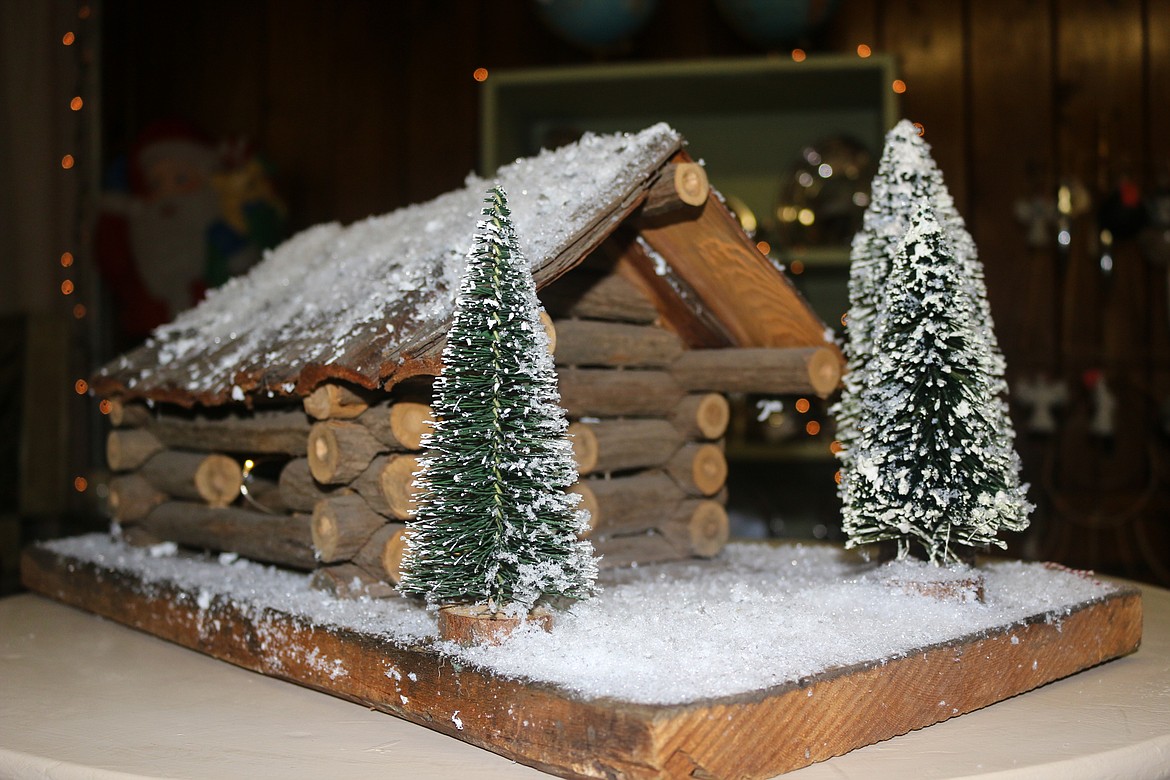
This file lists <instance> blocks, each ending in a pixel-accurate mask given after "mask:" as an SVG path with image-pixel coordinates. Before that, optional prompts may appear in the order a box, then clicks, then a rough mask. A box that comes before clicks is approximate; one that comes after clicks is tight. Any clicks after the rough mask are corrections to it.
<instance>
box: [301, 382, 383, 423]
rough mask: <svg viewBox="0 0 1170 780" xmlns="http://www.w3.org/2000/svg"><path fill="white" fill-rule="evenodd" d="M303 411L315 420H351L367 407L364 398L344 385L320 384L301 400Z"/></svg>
mask: <svg viewBox="0 0 1170 780" xmlns="http://www.w3.org/2000/svg"><path fill="white" fill-rule="evenodd" d="M302 403H303V405H304V408H305V413H306V414H308V415H309V416H310V417H312V418H314V419H316V420H329V419H334V420H352V419H353V418H354V417H357V416H358V415H359V414H361V413H362V412H364V411H365V410H366V409H367V408H368V406H369V405H368V404H367V403H366V400H365V399H364V398H363V397H362V396H361V395H359V394H358V393H356V392H354V391H353V390H351V389H349V388H348V387H346V386H345V385H339V384H337V383H334V382H329V383H326V384H324V385H321V386H320V387H318V388H317V389H316V390H314V391H313V392H312V393H310V394H309V395H308V396H306V397H305V400H304V401H303V402H302Z"/></svg>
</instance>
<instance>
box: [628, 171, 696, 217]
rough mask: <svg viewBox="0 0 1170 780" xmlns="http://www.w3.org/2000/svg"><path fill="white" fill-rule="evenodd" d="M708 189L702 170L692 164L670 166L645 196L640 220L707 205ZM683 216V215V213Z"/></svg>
mask: <svg viewBox="0 0 1170 780" xmlns="http://www.w3.org/2000/svg"><path fill="white" fill-rule="evenodd" d="M710 193H711V185H710V183H709V182H708V181H707V172H706V171H705V170H703V166H701V165H699V164H698V163H693V162H683V163H670V164H668V165H667V166H665V168H664V169H663V172H662V175H661V176H659V177H658V179H657V180H655V182H654V183H653V184H651V185H650V189H649V190H648V191H647V193H646V202H645V204H643V206H642V216H643V217H657V216H659V215H662V214H668V213H671V212H676V211H681V210H683V209H694V208H696V207H698V206H702V205H703V204H704V203H706V202H707V196H708V195H709V194H710ZM683 213H686V212H683Z"/></svg>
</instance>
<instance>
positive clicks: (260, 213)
mask: <svg viewBox="0 0 1170 780" xmlns="http://www.w3.org/2000/svg"><path fill="white" fill-rule="evenodd" d="M125 168H126V170H125V175H124V176H123V177H122V180H123V184H122V186H118V187H114V188H112V189H108V190H107V191H106V192H105V193H104V194H103V197H102V209H101V212H100V215H99V218H98V223H97V227H96V232H95V240H96V246H95V256H96V260H97V263H98V267H99V270H100V272H101V273H102V276H103V278H104V279H105V281H106V283H107V286H108V287H109V290H110V293H111V296H112V297H113V302H114V305H115V308H116V310H117V321H118V326H119V330H120V332H121V333H120V335H121V337H122V338H121V341H124V342H126V343H135V342H137V341H140V340H142V339H143V338H145V337H146V336H147V335H148V334H149V333H150V331H151V330H152V329H154V328H155V327H156V326H158V325H160V324H162V323H164V322H169V321H170V320H171V319H173V318H174V316H175V315H176V314H178V313H179V312H181V311H183V310H185V309H187V308H190V307H191V306H193V305H194V304H195V303H197V302H198V301H199V300H200V299H201V298H202V297H203V296H204V294H205V293H206V292H207V289H208V288H209V287H214V286H216V285H219V284H222V283H223V282H224V281H226V280H227V278H228V277H229V276H231V275H233V274H236V273H240V272H242V271H244V270H246V269H247V267H248V266H249V265H251V264H252V263H253V262H255V261H256V259H258V257H259V255H260V251H261V250H262V249H265V248H268V247H270V246H272V245H274V244H275V243H276V242H277V241H278V240H279V238H280V237H281V234H282V232H283V214H284V209H283V205H282V204H281V203H280V202H279V200H278V199H277V198H276V196H275V194H274V193H273V190H272V188H271V185H270V184H269V183H268V179H267V177H266V176H265V174H264V171H263V169H262V166H261V165H260V164H259V162H258V160H257V159H256V158H255V155H253V154H251V153H250V152H246V151H245V147H244V146H243V145H242V144H239V143H237V144H234V145H231V146H226V145H224V146H221V147H218V148H217V146H216V145H215V144H213V143H212V142H211V140H210V139H208V138H207V137H206V136H205V135H203V134H202V133H201V132H199V131H198V130H197V129H195V128H194V127H193V126H192V125H190V124H189V123H186V122H183V121H180V120H167V121H162V122H157V123H155V124H152V125H151V126H149V127H148V128H147V129H146V130H145V131H144V132H143V133H142V134H141V135H140V136H139V138H138V139H137V141H136V142H135V144H134V147H133V148H132V149H131V152H130V155H129V157H128V159H127V160H126V166H125ZM245 171H246V172H247V174H244V173H243V172H245ZM245 215H250V216H251V217H252V218H251V219H249V218H247V217H246V216H245ZM121 346H125V344H123V345H121Z"/></svg>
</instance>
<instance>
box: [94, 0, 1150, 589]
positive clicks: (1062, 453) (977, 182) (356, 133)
mask: <svg viewBox="0 0 1170 780" xmlns="http://www.w3.org/2000/svg"><path fill="white" fill-rule="evenodd" d="M103 14H104V19H103V30H104V36H105V37H104V43H103V49H104V50H103V69H104V84H105V87H104V93H103V106H102V109H103V117H104V127H105V143H106V151H107V154H108V155H110V156H112V155H114V154H116V153H118V152H123V151H125V149H126V148H128V146H129V144H130V142H131V141H132V139H133V136H134V133H135V132H137V131H138V130H140V129H141V128H142V127H143V126H144V125H145V124H146V123H147V122H148V121H150V120H152V119H156V118H159V117H164V116H169V115H176V114H178V115H185V116H188V117H190V118H193V119H195V120H196V121H198V122H199V123H200V124H202V125H203V126H204V127H205V128H206V129H207V130H208V131H209V132H211V133H212V134H213V135H216V136H221V137H222V136H230V135H238V134H242V135H245V136H247V137H249V138H251V139H253V140H254V141H255V142H256V143H257V146H258V147H259V148H260V149H261V150H263V151H264V153H265V154H266V155H267V156H268V157H269V158H270V159H271V160H272V161H273V162H274V163H275V165H276V167H277V175H278V180H279V182H280V186H281V190H282V192H283V193H284V194H285V195H286V197H287V199H288V200H289V201H290V206H291V216H292V221H293V223H294V226H295V227H303V226H306V225H309V224H312V223H315V222H320V221H325V220H333V219H337V220H341V221H349V220H353V219H358V218H361V217H364V216H366V215H369V214H375V213H381V212H385V211H388V210H390V209H393V208H396V207H399V206H402V205H405V204H408V203H412V202H417V201H420V200H424V199H427V198H430V197H433V196H435V195H437V194H439V193H441V192H444V191H446V190H448V189H451V188H453V187H456V186H459V185H460V184H461V182H462V180H463V177H464V176H465V175H466V174H467V172H468V171H470V170H471V169H473V168H474V167H475V165H476V149H477V142H478V129H477V120H478V114H477V83H476V82H475V81H474V80H473V79H472V77H471V74H472V71H473V70H474V69H475V68H477V67H481V66H482V67H486V68H488V69H489V70H490V69H502V68H517V67H525V66H533V67H541V66H549V65H557V64H581V63H586V62H592V61H601V60H605V61H640V60H668V59H695V58H704V57H724V56H752V55H759V54H762V53H763V52H761V51H760V50H758V49H756V48H753V47H752V46H751V45H749V44H748V43H746V42H744V41H742V40H741V39H739V38H738V37H737V36H736V34H735V33H734V32H733V31H732V30H731V28H730V27H728V25H727V24H726V23H725V22H724V21H723V20H722V18H721V17H720V16H719V13H718V11H717V9H716V8H715V6H714V3H713V2H712V1H711V0H669V2H661V3H659V8H658V10H657V11H656V13H655V16H654V18H653V20H652V22H651V25H650V27H649V28H648V29H647V30H646V31H644V32H643V33H641V34H639V35H638V36H637V37H636V38H635V39H634V40H633V41H632V43H631V45H630V46H629V47H628V48H627V49H626V50H624V51H622V52H612V53H608V54H607V55H605V56H604V57H600V56H598V55H596V54H590V53H587V52H583V51H580V50H578V49H576V48H574V47H573V46H571V45H569V44H567V43H563V42H562V41H560V40H559V39H558V38H557V37H556V36H555V35H553V34H552V33H551V32H549V31H548V30H547V28H545V26H544V25H543V24H542V22H541V21H540V19H539V18H538V17H537V15H536V13H535V11H534V10H533V3H531V2H527V1H522V0H494V2H489V1H488V0H397V1H395V2H389V1H388V0H342V1H341V2H335V3H334V2H329V3H326V2H318V1H317V0H268V2H262V1H259V0H254V1H253V2H235V1H233V0H203V1H202V2H198V3H185V4H173V3H165V4H160V3H150V2H146V0H105V2H104V4H103ZM862 42H864V43H867V44H869V45H870V46H872V47H873V49H874V50H875V51H878V52H890V53H894V54H896V55H897V56H898V58H899V62H900V69H901V74H902V78H903V79H904V80H905V82H906V84H907V91H906V93H905V94H904V95H903V98H902V105H903V108H904V114H905V115H906V116H908V117H910V118H912V119H914V120H915V121H919V122H922V123H923V125H924V126H925V128H926V139H927V140H928V141H930V142H931V143H932V145H933V148H934V154H935V157H936V159H937V160H938V162H939V165H940V167H941V168H942V170H943V172H944V174H945V176H946V180H947V183H948V185H949V187H950V189H951V192H952V194H953V195H954V197H955V199H956V202H957V204H958V206H959V208H960V210H961V211H962V213H963V214H964V215H965V216H966V218H967V220H968V222H969V224H970V226H971V228H972V232H973V234H974V235H975V238H976V241H977V243H978V245H979V248H980V253H981V256H982V257H983V260H984V263H985V265H986V270H987V282H988V288H989V293H990V297H991V302H992V309H993V312H994V315H995V317H996V322H997V330H998V333H999V338H1000V341H1001V344H1002V346H1003V348H1004V351H1005V353H1006V354H1007V357H1008V362H1009V366H1010V377H1009V379H1011V380H1012V381H1018V380H1019V379H1020V378H1022V377H1030V376H1033V375H1037V374H1040V373H1045V374H1048V375H1049V376H1053V377H1059V378H1061V379H1063V380H1065V381H1066V383H1067V384H1068V387H1069V393H1070V395H1069V402H1068V404H1067V405H1066V407H1065V409H1064V412H1063V414H1062V417H1061V423H1062V425H1061V427H1060V431H1059V432H1058V433H1057V434H1056V435H1054V436H1050V437H1047V438H1044V439H1039V438H1035V437H1030V436H1029V435H1027V433H1025V432H1024V431H1023V430H1022V429H1023V423H1024V414H1023V410H1019V409H1017V410H1015V411H1016V412H1017V420H1018V425H1019V427H1020V428H1021V433H1020V449H1021V454H1022V456H1023V458H1024V463H1025V470H1026V472H1027V476H1028V478H1029V479H1030V481H1031V482H1032V483H1033V493H1032V496H1033V500H1034V501H1036V503H1037V504H1038V511H1037V516H1036V522H1035V530H1034V531H1033V532H1032V533H1031V534H1029V536H1028V537H1027V539H1026V541H1025V543H1024V545H1023V546H1022V547H1019V549H1018V550H1016V551H1017V552H1022V553H1024V554H1028V555H1032V556H1037V557H1052V558H1055V559H1058V560H1061V561H1064V562H1066V563H1069V564H1072V565H1077V566H1087V567H1098V568H1103V569H1108V570H1114V571H1118V572H1121V573H1127V574H1130V575H1132V576H1139V577H1143V578H1151V579H1161V580H1163V581H1170V562H1168V561H1167V558H1166V554H1165V553H1164V552H1162V551H1161V550H1162V549H1163V548H1165V547H1167V546H1170V545H1168V544H1167V542H1168V541H1170V533H1168V531H1167V527H1168V526H1170V498H1168V496H1167V493H1168V490H1170V489H1168V488H1167V478H1166V474H1167V473H1170V449H1168V446H1167V444H1168V441H1167V434H1166V428H1165V427H1164V423H1163V422H1162V420H1161V415H1162V414H1163V413H1164V412H1163V407H1164V405H1165V404H1166V403H1167V399H1170V326H1168V321H1167V305H1168V301H1167V268H1166V267H1165V266H1164V265H1158V264H1156V263H1151V262H1149V261H1147V260H1146V259H1145V257H1144V256H1143V254H1142V252H1141V251H1140V250H1139V248H1138V246H1137V243H1136V242H1134V241H1125V242H1119V243H1118V244H1117V246H1116V252H1115V257H1116V266H1115V270H1114V272H1113V274H1112V279H1111V280H1108V281H1107V280H1105V279H1104V278H1103V276H1102V274H1101V272H1100V271H1099V269H1098V264H1097V261H1098V250H1097V238H1096V237H1097V232H1098V228H1097V224H1096V220H1095V219H1094V217H1093V214H1092V213H1091V212H1090V213H1089V214H1086V215H1083V216H1081V217H1079V218H1077V219H1076V220H1074V222H1073V224H1072V230H1071V235H1072V242H1071V244H1070V246H1069V248H1068V251H1067V253H1060V252H1058V251H1057V250H1056V249H1055V248H1054V247H1053V246H1049V247H1045V248H1030V247H1029V246H1028V243H1027V241H1026V240H1025V239H1026V230H1025V227H1024V226H1023V225H1021V224H1020V223H1019V222H1018V221H1017V220H1016V218H1015V216H1014V208H1015V203H1016V202H1017V201H1018V200H1020V199H1022V198H1026V197H1031V196H1036V195H1042V196H1045V197H1049V198H1052V197H1054V196H1055V192H1056V189H1057V187H1058V185H1059V183H1060V182H1062V181H1065V180H1076V181H1079V182H1081V183H1083V184H1084V185H1085V186H1086V187H1087V188H1088V189H1089V191H1090V192H1092V193H1093V194H1094V197H1095V198H1097V199H1098V200H1099V198H1100V197H1101V196H1102V195H1103V194H1104V193H1105V192H1107V191H1109V190H1110V189H1111V188H1113V187H1114V186H1115V185H1116V183H1117V181H1118V179H1119V177H1121V176H1129V177H1131V178H1132V179H1133V180H1134V181H1135V182H1136V183H1137V184H1138V185H1139V186H1140V187H1141V188H1143V191H1149V190H1150V189H1152V188H1153V187H1154V186H1155V185H1156V184H1159V183H1163V184H1166V183H1167V182H1166V180H1165V177H1166V176H1168V175H1170V141H1168V140H1167V139H1170V2H1167V0H979V1H978V2H976V0H962V1H961V2H960V1H956V2H937V0H843V2H841V4H840V9H839V11H838V13H837V15H836V16H835V17H834V18H833V20H832V21H831V23H830V24H829V26H828V27H827V28H826V29H824V30H823V31H821V32H820V33H819V34H818V35H817V37H816V38H814V39H810V40H808V41H805V42H802V43H801V45H803V46H804V47H805V48H806V49H807V50H808V51H809V52H810V53H811V54H816V53H817V52H822V51H831V52H852V51H854V50H855V48H856V45H857V44H858V43H862ZM778 56H786V53H781V54H779V55H778ZM1053 232H1055V229H1053ZM1091 371H1100V372H1102V373H1103V375H1104V376H1105V377H1106V381H1107V382H1108V384H1109V386H1110V388H1111V389H1112V390H1113V391H1114V393H1115V394H1116V396H1117V402H1118V403H1117V408H1116V425H1117V433H1116V435H1115V436H1114V437H1113V438H1112V440H1110V441H1106V440H1103V439H1101V438H1100V437H1097V436H1094V435H1093V434H1091V433H1090V432H1089V423H1090V420H1091V418H1092V414H1093V410H1094V407H1093V402H1092V396H1091V393H1090V392H1089V390H1088V388H1087V387H1086V386H1085V383H1084V381H1083V377H1084V376H1085V374H1086V372H1091ZM1168 409H1170V407H1168Z"/></svg>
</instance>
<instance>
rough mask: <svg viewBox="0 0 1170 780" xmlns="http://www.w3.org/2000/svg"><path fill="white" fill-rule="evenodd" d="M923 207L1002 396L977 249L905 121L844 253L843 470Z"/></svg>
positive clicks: (890, 142) (837, 410) (839, 414)
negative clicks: (914, 219) (946, 244)
mask: <svg viewBox="0 0 1170 780" xmlns="http://www.w3.org/2000/svg"><path fill="white" fill-rule="evenodd" d="M923 201H925V202H927V203H929V204H930V205H931V207H932V208H933V209H934V213H935V216H936V218H937V220H938V222H939V223H940V224H941V225H942V226H943V228H944V230H945V231H947V233H948V234H949V236H950V240H951V244H952V248H953V250H954V254H955V257H956V259H957V260H958V261H959V262H960V264H961V265H962V266H963V270H964V281H963V285H962V286H963V293H964V294H965V295H967V296H969V297H970V298H971V299H972V301H973V302H974V304H975V307H976V312H977V314H976V317H977V322H978V327H979V328H980V329H981V331H982V332H983V337H984V339H985V340H986V342H987V343H988V345H990V349H989V350H988V352H987V354H986V358H987V361H988V365H987V368H986V370H987V371H988V372H989V373H990V374H991V375H992V376H993V378H994V381H995V383H996V385H995V386H996V394H997V395H1000V394H1002V393H1003V392H1005V391H1006V389H1007V385H1006V383H1005V382H1004V380H1003V375H1004V362H1003V355H1002V353H1001V352H1000V350H999V345H998V342H997V341H996V337H995V331H994V326H993V323H992V319H991V309H990V307H989V305H988V301H987V290H986V285H985V283H984V279H983V265H982V263H981V262H980V261H979V255H978V252H977V250H976V247H975V242H974V240H973V239H972V238H971V234H970V233H969V232H968V231H967V227H966V225H965V224H964V222H963V217H962V216H961V215H960V214H959V212H958V210H957V209H956V208H955V204H954V200H953V199H952V198H951V195H950V191H949V190H948V189H947V186H946V183H945V182H944V181H943V176H942V172H941V171H940V170H939V169H938V166H937V165H936V164H935V162H934V158H933V157H931V154H930V145H929V144H928V143H926V142H925V141H923V140H922V137H921V135H920V133H919V129H918V128H917V127H916V126H915V125H914V124H913V123H912V122H911V121H910V120H908V119H903V120H902V121H900V122H898V124H897V125H895V126H894V127H893V128H892V129H891V130H890V131H889V132H888V133H887V134H886V138H885V145H884V147H883V149H882V157H881V161H880V162H879V164H878V170H877V173H876V175H875V176H874V178H873V181H872V183H871V185H870V199H869V205H868V206H867V207H866V210H865V214H864V217H863V220H862V228H861V230H860V231H859V232H858V233H857V235H855V236H854V237H853V244H852V248H851V251H850V273H849V314H848V316H847V318H846V323H847V325H846V335H847V339H846V342H845V350H844V351H845V357H846V359H847V361H848V366H849V370H848V372H847V373H846V374H845V376H844V377H843V378H842V391H841V399H840V401H839V402H838V403H837V404H836V405H835V406H834V408H833V413H834V415H835V417H836V421H837V438H838V440H839V441H840V442H841V444H842V449H841V451H840V458H841V460H842V461H843V463H848V461H849V458H850V452H851V447H850V445H851V443H852V440H853V437H854V435H855V433H856V430H857V419H856V418H857V414H858V401H859V397H860V394H861V391H862V388H863V387H864V385H865V373H866V370H867V369H868V367H869V361H870V357H871V356H872V355H873V330H874V327H875V321H876V318H877V316H878V313H879V312H880V310H881V308H882V306H883V305H884V298H885V292H886V285H887V280H888V277H889V273H890V265H891V263H892V262H893V259H894V253H895V251H896V250H897V248H898V245H899V244H900V243H901V241H902V238H903V237H904V236H905V234H906V230H907V228H909V226H910V218H911V216H912V214H913V212H914V209H915V208H916V204H918V203H921V202H923ZM1001 416H1002V417H1003V419H1004V422H1005V424H1006V427H1007V429H1008V430H1011V422H1010V420H1009V419H1008V411H1007V406H1006V403H1004V404H1003V405H1002V409H1001Z"/></svg>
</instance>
